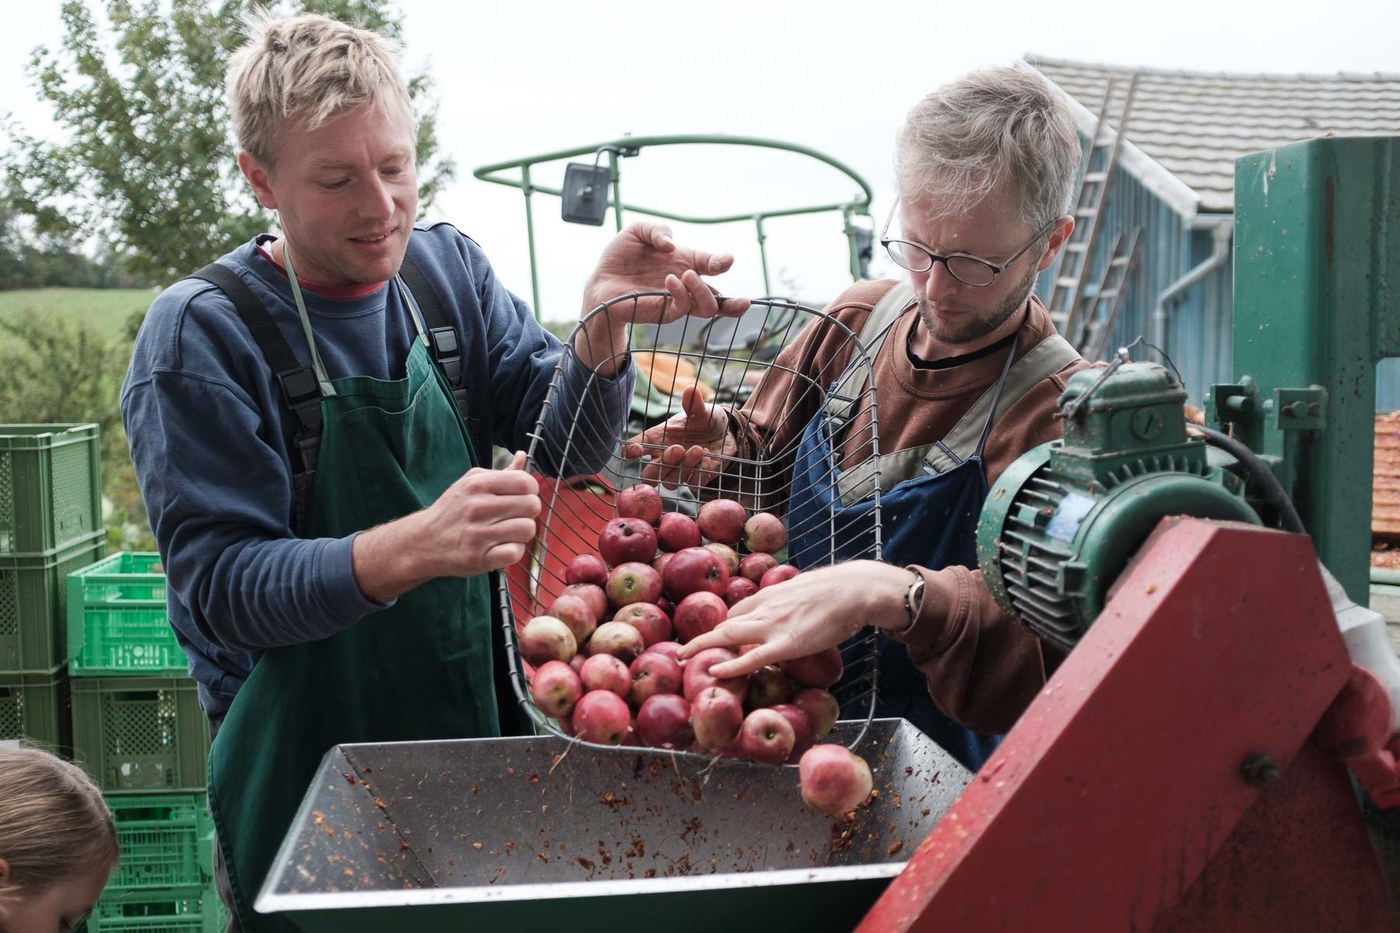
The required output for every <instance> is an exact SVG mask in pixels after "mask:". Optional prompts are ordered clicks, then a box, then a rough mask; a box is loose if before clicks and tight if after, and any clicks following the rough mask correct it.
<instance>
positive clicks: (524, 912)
mask: <svg viewBox="0 0 1400 933" xmlns="http://www.w3.org/2000/svg"><path fill="white" fill-rule="evenodd" d="M842 728H845V726H844V725H843V726H840V727H838V732H837V734H835V735H833V738H839V733H840V730H841V729H842ZM852 728H855V729H858V728H859V724H852ZM856 751H858V752H860V753H861V754H862V755H864V756H865V758H866V760H867V761H869V762H870V764H871V768H872V771H873V773H874V777H875V789H876V791H877V795H876V796H875V797H874V798H873V800H872V801H871V802H870V803H868V804H867V805H866V806H863V807H860V808H858V809H857V811H856V815H855V818H854V821H853V822H850V823H847V822H844V821H842V820H840V819H833V818H830V817H825V816H822V815H820V814H817V813H814V812H812V811H811V810H809V809H807V807H806V806H805V805H804V804H803V803H802V800H801V798H800V796H799V794H798V790H797V770H796V769H795V768H791V767H789V768H773V767H762V766H756V765H748V764H745V763H739V762H729V761H726V762H722V763H720V764H718V765H716V766H713V767H709V768H699V767H697V766H696V765H695V763H694V762H690V761H678V760H673V759H672V757H671V756H669V755H668V754H666V753H665V752H657V751H651V750H646V749H633V748H627V749H619V750H617V751H600V750H594V749H590V748H587V747H584V746H578V745H573V746H571V745H570V743H569V742H568V741H567V740H565V739H560V738H556V737H552V736H551V737H530V738H512V739H465V740H460V741H443V742H400V743H386V744H375V745H371V744H364V745H338V746H336V747H335V748H333V749H331V751H330V752H328V753H327V754H326V757H325V758H324V759H323V761H322V762H321V767H320V770H319V771H318V772H317V774H316V778H315V780H314V781H313V782H312V784H311V787H310V788H309V790H308V791H307V794H306V797H305V798H304V800H303V801H302V806H301V810H300V811H299V812H298V814H297V818H296V820H295V821H294V823H293V824H292V827H291V830H290V831H289V832H288V835H287V837H286V839H285V840H284V841H283V844H282V849H281V851H280V852H279V854H278V857H277V860H276V862H275V863H274V864H273V868H272V872H271V874H270V875H269V877H268V880H267V883H266V884H265V885H264V886H263V890H262V892H261V894H260V895H259V897H258V899H257V904H256V909H257V910H258V911H260V912H266V913H279V914H283V915H284V916H285V917H286V918H287V919H288V920H290V921H291V922H292V923H294V924H295V925H296V926H298V927H300V928H301V929H303V930H306V931H309V933H317V931H336V933H354V931H370V930H373V931H383V930H428V929H443V930H447V929H453V930H455V929H475V930H518V931H526V930H535V929H549V928H555V927H558V928H559V929H567V930H569V931H570V933H582V931H589V930H607V931H610V933H616V931H618V930H665V931H666V933H682V931H690V930H695V931H712V930H723V931H725V933H735V931H739V930H746V929H760V928H762V929H765V930H773V929H801V930H804V931H816V930H850V929H851V928H852V927H853V926H854V925H855V924H856V923H857V921H858V920H859V919H860V917H861V916H863V915H864V914H865V912H866V911H867V910H868V909H869V907H870V905H871V904H872V903H873V902H874V900H875V898H876V897H878V896H879V894H880V892H881V891H882V890H883V889H884V888H885V886H886V885H887V884H888V883H889V880H890V879H891V878H892V877H893V876H895V875H896V874H898V873H899V871H900V869H901V868H902V867H903V865H904V862H905V861H906V860H907V859H908V858H909V856H910V855H911V854H912V853H913V851H914V849H915V848H916V847H917V846H918V844H919V842H920V841H922V840H923V838H924V837H925V836H926V835H928V833H929V830H930V829H931V828H932V827H933V825H934V824H935V823H936V822H937V821H938V820H939V818H940V817H942V815H943V813H944V812H946V810H947V809H948V807H949V806H950V805H951V804H952V802H953V801H954V800H956V799H957V797H958V795H959V794H960V793H961V792H962V789H963V787H964V786H965V785H966V784H967V782H968V780H969V779H970V776H969V774H968V772H967V771H966V769H964V768H963V767H962V766H961V765H959V764H958V763H957V762H956V761H955V760H954V759H953V758H951V757H950V756H949V755H948V754H947V753H946V752H945V751H943V749H941V748H940V747H939V746H938V745H936V744H934V743H933V742H932V741H931V740H930V739H929V738H928V737H927V736H925V735H924V734H923V733H921V732H919V731H918V730H917V729H915V728H914V727H913V726H911V725H909V724H908V723H906V722H904V721H903V720H898V719H887V720H876V721H874V722H873V723H872V724H871V726H870V729H869V730H868V731H867V733H866V735H865V737H864V738H863V739H862V740H861V743H860V745H858V746H857V747H856Z"/></svg>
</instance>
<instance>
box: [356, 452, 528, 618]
mask: <svg viewBox="0 0 1400 933" xmlns="http://www.w3.org/2000/svg"><path fill="white" fill-rule="evenodd" d="M524 466H525V454H523V453H519V452H517V453H516V455H515V458H514V459H513V460H512V461H511V464H510V466H509V467H507V468H506V469H504V470H487V469H481V468H476V469H472V470H468V471H467V472H466V473H465V474H463V475H462V477H461V478H460V479H458V480H457V481H456V482H455V483H453V484H452V485H451V486H449V487H448V488H447V491H446V492H444V493H443V494H442V495H441V496H439V497H438V500H437V501H436V502H434V503H433V504H432V505H430V506H428V507H427V508H426V509H422V510H420V511H417V512H414V513H413V514H411V515H407V516H405V517H403V518H401V519H399V520H397V521H393V522H389V523H387V524H384V525H379V526H378V527H375V528H371V529H370V530H369V531H366V532H363V533H362V534H360V535H359V536H358V537H356V538H355V544H354V549H353V551H352V554H353V561H354V568H355V579H356V580H357V581H358V582H359V584H360V591H361V592H363V593H364V595H365V597H366V598H367V599H370V600H373V601H374V602H379V603H386V602H388V601H389V600H391V599H393V598H395V597H397V596H399V595H400V594H402V593H406V592H408V591H409V590H411V589H413V588H414V587H415V586H418V585H420V584H422V583H426V582H427V581H428V580H432V579H435V578H437V577H473V576H477V575H478V574H482V573H486V572H487V571H490V570H501V569H503V568H505V567H508V566H510V565H511V564H513V563H515V562H516V561H518V560H520V559H521V558H522V557H523V556H525V550H526V548H527V547H528V546H529V544H530V542H531V541H533V540H534V538H535V518H536V517H537V516H538V515H539V514H540V511H541V510H542V508H543V503H542V502H541V500H540V487H539V483H538V481H536V479H535V478H534V477H533V476H531V475H530V474H529V473H527V472H525V469H524Z"/></svg>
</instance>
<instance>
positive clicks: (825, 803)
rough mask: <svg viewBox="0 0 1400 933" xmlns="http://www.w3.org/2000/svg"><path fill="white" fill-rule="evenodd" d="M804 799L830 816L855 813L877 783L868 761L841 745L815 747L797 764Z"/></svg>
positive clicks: (814, 808)
mask: <svg viewBox="0 0 1400 933" xmlns="http://www.w3.org/2000/svg"><path fill="white" fill-rule="evenodd" d="M797 772H798V782H799V783H800V785H801V788H802V799H803V801H805V802H806V804H807V806H809V807H811V808H812V809H813V810H816V811H818V812H820V813H825V814H828V815H829V816H841V815H842V814H844V813H848V812H850V811H851V810H854V809H855V808H856V807H858V806H860V805H861V804H862V803H864V802H865V799H866V798H867V797H869V796H870V791H871V788H872V787H873V786H874V781H873V780H872V778H871V776H870V765H868V764H866V763H865V759H864V758H861V757H860V756H859V755H857V754H855V753H854V752H852V751H850V750H849V749H847V748H845V747H844V746H841V745H814V746H812V747H811V748H809V749H807V752H806V754H804V755H803V756H802V759H801V760H800V761H799V762H798V764H797Z"/></svg>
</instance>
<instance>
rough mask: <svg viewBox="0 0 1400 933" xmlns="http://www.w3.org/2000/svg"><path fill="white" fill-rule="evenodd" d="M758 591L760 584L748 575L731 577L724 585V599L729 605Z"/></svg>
mask: <svg viewBox="0 0 1400 933" xmlns="http://www.w3.org/2000/svg"><path fill="white" fill-rule="evenodd" d="M757 592H758V584H757V583H755V582H753V581H752V580H750V579H749V578H748V577H730V578H729V582H728V583H726V584H725V585H724V601H725V603H726V604H727V605H730V606H732V605H734V604H735V603H737V602H742V601H743V600H745V599H748V598H749V597H750V596H752V595H753V594H755V593H757Z"/></svg>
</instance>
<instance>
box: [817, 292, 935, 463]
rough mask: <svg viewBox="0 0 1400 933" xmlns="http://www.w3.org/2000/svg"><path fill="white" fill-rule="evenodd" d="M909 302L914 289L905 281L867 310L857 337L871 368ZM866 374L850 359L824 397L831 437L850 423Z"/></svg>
mask: <svg viewBox="0 0 1400 933" xmlns="http://www.w3.org/2000/svg"><path fill="white" fill-rule="evenodd" d="M913 300H914V286H913V285H912V284H911V283H910V282H909V281H908V280H907V279H906V280H904V281H902V282H900V283H898V284H897V285H895V287H894V288H891V289H890V290H889V291H887V292H885V295H884V297H883V298H881V299H880V300H879V301H877V302H876V303H875V307H874V308H871V309H870V317H868V318H866V319H865V325H864V326H863V327H861V329H860V333H861V349H862V350H864V351H865V358H866V359H868V360H870V362H871V364H872V365H873V364H874V362H875V357H876V355H877V354H879V352H880V348H881V347H883V346H884V345H885V338H887V337H888V336H889V334H890V330H891V329H892V328H893V327H894V322H895V321H897V320H899V316H900V315H901V314H903V313H904V310H905V309H906V308H908V307H909V303H910V302H911V301H913ZM867 335H869V336H867ZM869 372H870V369H869V368H868V367H865V366H861V365H860V358H859V357H857V358H855V359H852V360H851V362H850V363H849V364H847V366H846V371H845V373H844V374H842V376H841V378H840V379H839V380H838V381H837V383H836V385H835V386H834V387H833V388H832V389H831V391H830V392H828V393H827V396H826V419H827V423H828V424H829V425H831V426H832V427H831V432H832V434H833V435H835V434H839V433H840V432H841V429H842V428H844V427H845V426H846V423H847V422H848V421H850V420H851V415H852V413H854V411H855V407H856V403H857V402H858V401H860V393H861V391H862V390H863V389H864V388H865V382H866V374H867V373H869Z"/></svg>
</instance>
